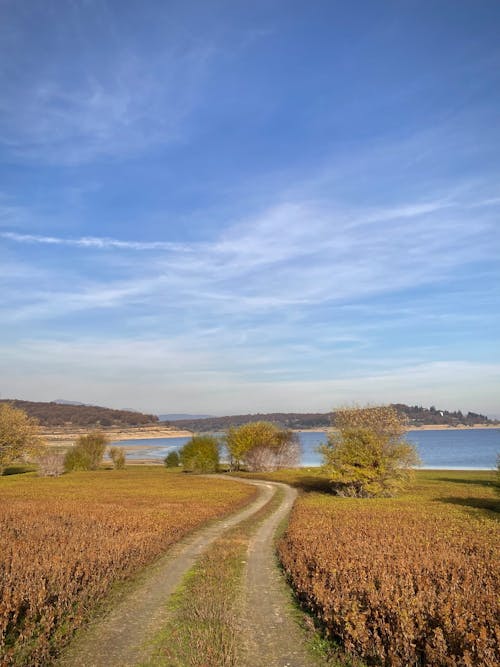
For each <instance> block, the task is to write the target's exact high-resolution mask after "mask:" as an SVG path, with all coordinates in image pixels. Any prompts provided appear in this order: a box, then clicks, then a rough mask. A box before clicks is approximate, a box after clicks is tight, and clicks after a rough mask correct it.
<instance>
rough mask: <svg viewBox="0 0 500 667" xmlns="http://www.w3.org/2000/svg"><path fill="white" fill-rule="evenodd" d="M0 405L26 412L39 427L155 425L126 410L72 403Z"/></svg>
mask: <svg viewBox="0 0 500 667" xmlns="http://www.w3.org/2000/svg"><path fill="white" fill-rule="evenodd" d="M0 403H10V404H11V405H13V406H14V407H15V408H20V409H21V410H24V411H25V412H27V413H28V414H29V415H30V417H34V418H35V419H37V420H38V421H39V423H40V424H41V425H42V426H77V427H90V428H97V427H103V428H105V427H107V426H119V427H123V426H140V425H142V424H154V423H157V422H158V417H157V416H156V415H145V414H142V413H141V412H132V411H130V410H112V409H111V408H101V407H99V406H97V405H81V404H75V403H73V402H70V401H68V402H64V403H61V402H55V401H53V402H51V403H43V402H35V401H18V400H15V399H12V400H10V399H1V400H0Z"/></svg>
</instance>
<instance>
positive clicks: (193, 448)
mask: <svg viewBox="0 0 500 667" xmlns="http://www.w3.org/2000/svg"><path fill="white" fill-rule="evenodd" d="M180 461H181V463H182V465H183V467H184V470H186V471H187V472H195V473H207V472H217V470H218V468H219V441H218V440H217V438H214V437H212V436H210V435H198V436H193V437H192V438H191V440H190V441H189V442H187V443H186V444H185V445H184V447H182V449H181V450H180Z"/></svg>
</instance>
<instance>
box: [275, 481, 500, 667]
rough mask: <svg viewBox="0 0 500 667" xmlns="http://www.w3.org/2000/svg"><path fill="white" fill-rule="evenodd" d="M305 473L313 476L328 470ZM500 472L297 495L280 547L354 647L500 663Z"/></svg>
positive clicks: (325, 618)
mask: <svg viewBox="0 0 500 667" xmlns="http://www.w3.org/2000/svg"><path fill="white" fill-rule="evenodd" d="M288 475H289V476H292V477H293V478H294V481H295V483H296V484H298V485H300V476H301V474H300V473H288ZM284 476H285V477H286V474H285V475H283V474H281V475H273V476H272V477H273V478H274V479H278V477H279V478H280V479H283V477H284ZM305 477H306V478H307V477H309V480H307V479H306V487H307V486H308V485H310V486H313V484H312V480H314V479H315V478H316V477H319V476H318V475H317V474H316V475H314V474H313V475H311V474H308V475H307V474H306V475H305ZM492 477H493V476H492V474H490V473H456V472H454V473H450V472H419V473H418V477H417V485H416V486H415V487H414V489H413V490H412V492H411V493H407V494H406V495H404V496H402V497H401V498H398V499H380V500H374V499H371V500H370V499H368V500H366V499H365V500H363V499H345V498H342V499H341V498H334V497H331V496H329V495H326V494H324V493H316V492H311V493H308V494H304V495H302V496H301V497H300V499H299V501H298V502H297V504H296V507H295V509H294V511H293V515H292V518H291V522H290V525H289V528H288V530H287V532H286V534H285V536H284V538H283V539H282V541H281V543H280V546H279V553H280V557H281V560H282V563H283V565H284V567H285V570H286V572H287V574H288V576H289V578H290V581H291V583H292V585H293V587H294V589H295V591H296V593H297V595H298V597H299V599H300V600H301V601H302V603H303V604H304V605H305V606H306V607H307V608H308V609H309V610H310V611H312V613H313V614H314V615H315V616H316V617H317V619H319V621H320V622H321V624H322V626H323V628H324V630H325V632H326V634H327V635H328V636H329V637H330V639H332V640H334V641H335V642H337V643H339V644H340V645H341V646H342V647H343V650H344V652H345V654H346V655H353V656H358V657H361V658H362V659H363V660H364V661H366V662H367V663H368V664H372V665H387V666H389V665H390V666H392V667H398V666H401V667H402V666H403V665H449V666H455V665H470V666H472V665H484V666H487V667H493V666H496V665H498V664H500V627H499V625H498V612H499V607H498V591H499V590H500V569H499V563H500V547H499V545H500V540H499V537H500V531H499V524H498V521H497V520H496V516H495V512H494V509H495V495H494V488H493V483H492ZM283 481H285V480H284V479H283Z"/></svg>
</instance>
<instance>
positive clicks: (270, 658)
mask: <svg viewBox="0 0 500 667" xmlns="http://www.w3.org/2000/svg"><path fill="white" fill-rule="evenodd" d="M273 485H274V483H273ZM275 486H280V487H282V488H283V490H284V500H283V502H282V503H281V505H280V507H279V508H278V510H277V511H276V512H275V513H274V514H272V515H271V516H270V517H268V518H267V519H266V520H265V521H264V522H263V523H262V524H261V525H260V526H259V529H258V530H257V532H256V533H255V534H254V536H253V537H252V539H251V541H250V545H249V549H248V561H247V570H246V581H245V592H246V597H245V613H244V619H243V622H244V627H245V629H246V647H245V648H246V659H245V667H263V666H264V665H265V667H314V665H316V666H317V665H318V663H317V662H316V660H313V658H312V657H311V656H310V654H309V652H308V651H307V649H306V648H305V645H304V637H303V632H302V630H301V629H300V628H299V627H298V625H297V622H296V621H295V620H294V619H293V618H292V615H291V602H290V593H289V591H288V589H287V587H286V584H285V582H284V580H283V576H282V575H281V573H280V572H279V570H278V567H277V562H276V556H275V550H274V536H275V534H276V530H277V529H278V527H279V525H280V523H281V522H282V521H283V519H285V518H286V517H287V516H288V514H289V512H290V510H291V508H292V505H293V502H294V500H295V498H296V496H297V491H296V490H295V489H292V488H291V487H289V486H287V485H286V484H275Z"/></svg>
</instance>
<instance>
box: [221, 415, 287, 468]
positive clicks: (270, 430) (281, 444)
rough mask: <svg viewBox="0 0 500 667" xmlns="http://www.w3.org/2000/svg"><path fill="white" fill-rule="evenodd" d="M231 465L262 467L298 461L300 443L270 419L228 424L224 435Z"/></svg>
mask: <svg viewBox="0 0 500 667" xmlns="http://www.w3.org/2000/svg"><path fill="white" fill-rule="evenodd" d="M226 443H227V448H228V451H229V455H230V458H231V469H232V470H239V469H240V467H241V466H242V465H243V466H244V467H245V468H246V469H247V470H251V471H264V470H277V469H279V468H290V467H293V466H296V465H298V464H299V461H300V444H299V441H298V439H297V438H296V436H295V434H294V433H293V432H292V431H290V430H286V429H282V428H279V427H278V426H276V425H275V424H272V423H271V422H265V421H261V422H250V423H248V424H243V425H242V426H239V427H238V428H230V429H229V431H228V433H227V436H226Z"/></svg>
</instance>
